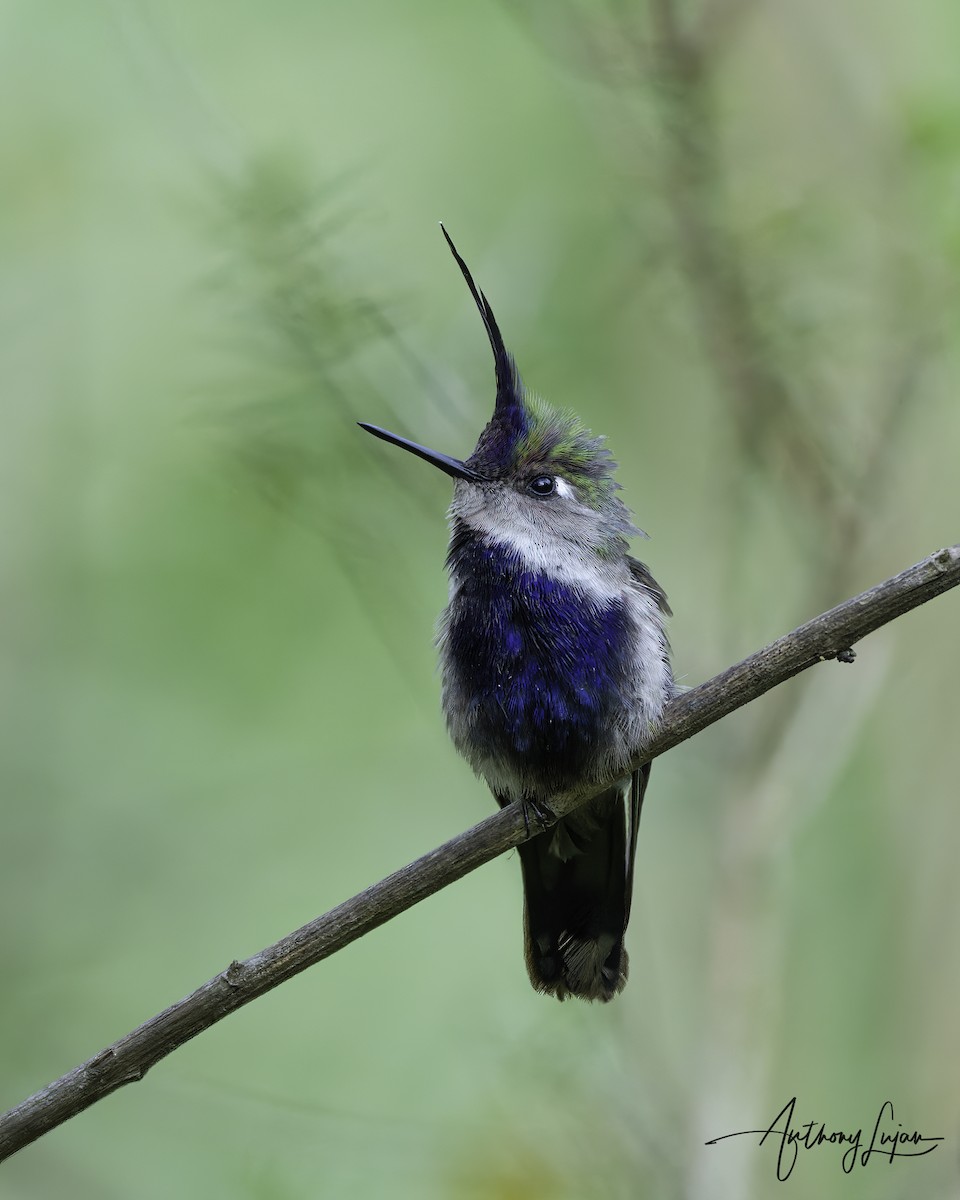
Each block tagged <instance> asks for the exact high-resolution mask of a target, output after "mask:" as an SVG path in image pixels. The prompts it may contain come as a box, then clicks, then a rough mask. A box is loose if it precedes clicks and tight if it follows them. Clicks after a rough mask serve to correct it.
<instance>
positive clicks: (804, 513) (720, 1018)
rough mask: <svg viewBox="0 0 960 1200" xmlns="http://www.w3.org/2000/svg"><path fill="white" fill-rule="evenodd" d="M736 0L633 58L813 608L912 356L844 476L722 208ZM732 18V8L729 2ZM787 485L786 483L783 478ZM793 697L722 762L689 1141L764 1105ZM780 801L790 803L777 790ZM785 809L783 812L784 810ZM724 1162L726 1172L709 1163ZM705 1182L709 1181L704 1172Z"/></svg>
mask: <svg viewBox="0 0 960 1200" xmlns="http://www.w3.org/2000/svg"><path fill="white" fill-rule="evenodd" d="M734 8H735V9H736V13H735V16H736V17H740V16H742V15H743V13H744V11H745V9H746V6H745V5H743V4H736V5H734V4H733V2H732V0H731V2H730V3H724V0H714V3H712V4H708V6H707V8H706V10H705V12H704V15H703V17H702V19H701V20H700V23H699V25H698V26H697V27H694V26H690V27H689V28H685V27H684V26H683V25H682V24H681V19H680V15H679V13H678V11H677V9H678V6H677V4H676V0H650V8H649V12H650V24H651V32H652V44H651V45H650V46H648V47H647V48H646V50H645V52H644V54H643V57H642V59H641V63H642V71H643V73H644V74H645V76H646V79H647V82H648V83H650V84H652V85H653V92H654V94H655V98H656V102H657V115H658V118H659V124H660V132H661V138H662V152H663V159H662V170H663V178H664V184H665V191H666V193H667V196H668V199H669V202H670V207H671V210H672V215H673V220H674V223H675V230H676V241H677V252H678V257H679V259H680V262H681V266H682V270H683V275H684V277H685V279H686V283H687V287H688V291H689V295H690V301H691V305H692V308H693V311H694V314H695V317H696V320H697V323H698V326H699V331H700V338H701V341H702V344H703V347H704V351H705V355H706V359H707V362H708V365H709V367H710V369H711V370H712V373H713V375H714V377H715V380H716V385H717V389H718V392H719V394H720V396H721V397H722V398H723V400H724V401H725V403H726V406H727V408H728V410H729V413H730V417H731V421H732V424H733V429H734V431H735V436H736V441H737V443H738V445H737V447H736V449H737V450H738V453H735V454H733V455H732V456H731V460H730V465H729V467H728V470H729V471H731V472H736V473H737V475H738V476H739V475H741V474H742V473H743V467H744V466H746V467H747V468H748V472H749V473H756V474H761V475H763V476H765V477H767V478H769V479H770V480H771V481H772V482H774V484H775V485H776V482H777V480H778V476H779V480H780V481H781V482H780V489H781V499H782V501H783V502H784V503H783V512H784V515H787V514H789V515H790V516H792V517H794V518H795V519H796V518H799V522H800V524H799V526H798V529H797V532H798V535H799V534H802V533H805V534H806V535H807V536H809V532H810V528H811V523H812V527H813V530H814V532H815V542H816V544H817V545H818V546H819V547H820V548H821V549H820V561H819V570H818V571H817V572H816V574H815V577H814V578H813V579H812V580H811V585H810V594H809V595H808V597H807V598H806V601H805V602H806V603H809V605H810V606H811V608H813V609H816V608H817V607H818V606H819V605H820V604H821V603H826V602H828V601H829V599H830V597H835V596H836V595H837V594H838V593H840V592H842V591H843V589H844V588H845V587H846V586H847V584H848V582H849V578H850V576H851V575H852V574H853V572H854V570H855V565H856V562H857V558H858V550H859V548H860V546H861V544H862V541H863V536H864V532H865V522H864V520H863V512H864V502H865V501H866V499H867V498H868V496H869V494H870V493H871V492H872V491H873V489H874V487H875V484H876V480H877V478H878V477H879V474H880V473H881V472H882V469H883V465H884V463H885V461H886V457H887V449H888V447H889V444H890V438H891V435H892V434H893V432H894V430H895V427H896V424H897V417H898V414H899V413H900V411H902V407H903V398H904V394H905V393H906V392H907V391H909V387H910V382H911V376H912V370H911V369H910V367H911V361H912V356H907V357H906V360H905V363H904V369H903V370H901V371H899V372H896V373H895V375H896V380H895V382H894V383H893V384H892V385H890V386H888V387H887V390H886V395H884V396H883V397H882V398H881V406H882V408H883V411H882V412H880V413H878V414H877V421H876V425H875V428H877V430H878V433H877V436H876V438H875V441H874V444H873V446H872V447H871V449H870V451H869V452H868V454H866V455H865V456H864V461H863V465H862V468H861V470H860V471H859V473H858V474H857V476H856V477H855V478H853V479H848V478H847V472H845V470H844V466H843V464H842V463H841V462H840V461H839V459H838V456H837V454H836V452H832V451H831V447H830V446H829V445H828V444H826V443H825V442H824V440H823V438H822V436H821V435H820V432H819V430H818V429H817V428H816V425H815V420H814V418H813V416H812V415H811V412H810V409H809V408H808V407H807V406H803V405H801V404H800V403H799V402H798V399H797V397H796V396H795V395H794V390H793V387H792V381H791V380H790V379H789V378H787V377H786V376H785V375H784V374H783V371H782V370H781V368H780V367H779V365H778V363H777V359H776V355H775V353H774V351H773V348H772V347H771V346H770V345H769V343H768V339H767V337H766V335H765V332H764V327H763V324H762V323H761V322H760V320H759V319H758V314H757V311H756V308H755V303H754V300H753V298H752V295H751V288H750V281H749V274H748V265H747V262H746V259H745V256H744V254H743V252H742V250H741V248H740V246H739V245H738V242H737V238H736V236H735V235H734V234H733V232H732V229H731V223H730V221H729V220H728V219H727V218H726V214H725V211H724V186H723V185H724V169H723V168H724V164H723V159H722V148H721V138H720V132H719V129H718V122H717V115H716V106H715V103H714V99H713V95H712V70H713V68H714V66H715V63H714V61H713V58H714V52H715V50H716V48H717V43H715V42H714V41H713V40H712V34H711V30H716V29H718V28H725V29H726V32H727V33H729V25H730V23H729V22H726V23H725V22H722V21H721V22H719V23H718V22H717V20H715V19H714V18H716V17H717V15H718V14H722V11H723V10H728V9H729V10H730V11H733V9H734ZM731 20H732V18H731ZM730 482H731V483H732V485H733V486H732V487H731V488H730V492H729V494H731V495H732V496H734V497H735V498H736V502H735V505H734V507H733V511H732V513H731V517H732V525H731V528H730V549H731V551H732V553H730V554H729V555H728V556H727V563H728V567H727V569H728V578H727V585H728V593H729V594H728V600H729V603H728V605H727V607H726V611H728V612H729V613H731V614H732V613H735V612H736V611H737V603H736V595H737V593H736V589H737V585H738V581H739V580H740V579H742V578H743V569H744V567H745V559H744V554H745V553H747V552H748V551H749V549H750V545H749V538H748V535H747V530H748V528H749V525H750V522H749V512H748V508H747V501H748V498H749V495H750V492H749V489H748V487H747V486H746V481H745V480H743V479H739V478H738V479H731V481H730ZM786 489H789V490H786ZM802 698H803V689H802V688H800V687H797V688H791V689H783V690H782V691H781V692H780V694H779V695H778V696H777V697H775V698H774V699H773V702H772V703H771V704H769V705H767V706H765V708H764V710H763V712H762V713H761V714H760V717H759V720H758V721H757V722H756V723H755V724H754V725H753V727H752V728H751V730H750V731H749V733H747V734H746V735H745V740H744V741H743V742H742V743H741V744H740V745H739V746H738V747H737V765H736V767H735V768H734V770H733V772H732V774H730V775H728V779H729V783H730V790H729V793H728V795H727V797H726V800H725V803H724V805H723V808H722V814H723V815H722V818H721V820H722V827H721V830H720V846H721V861H720V873H719V882H718V891H717V896H716V902H715V904H714V905H713V907H712V909H711V912H710V925H711V927H710V934H709V939H708V945H709V947H710V949H709V955H710V960H709V964H708V971H707V1002H706V1008H705V1020H706V1028H705V1041H704V1047H705V1050H704V1053H705V1061H704V1071H703V1077H702V1079H701V1080H699V1081H698V1088H697V1091H696V1095H697V1096H698V1109H697V1111H696V1112H695V1113H694V1114H692V1117H693V1119H692V1122H691V1124H692V1133H693V1138H694V1141H695V1142H697V1143H701V1144H702V1143H703V1142H704V1141H705V1140H706V1139H707V1138H709V1137H711V1136H714V1135H715V1132H716V1130H717V1129H722V1128H725V1125H724V1113H725V1112H727V1113H729V1112H730V1111H731V1110H732V1111H734V1112H739V1113H741V1114H742V1116H743V1117H744V1118H745V1119H749V1118H750V1117H751V1116H752V1115H755V1114H756V1113H758V1112H762V1111H765V1109H764V1107H763V1104H764V1102H765V1091H766V1075H767V1072H768V1070H769V1065H770V1059H771V1047H772V1045H773V1043H774V1041H775V1039H776V1036H777V1025H778V1019H779V1012H780V1008H781V1003H780V1002H781V986H780V985H781V981H782V970H781V962H780V955H779V953H778V949H779V945H780V943H781V942H782V938H781V937H780V931H779V929H778V924H777V922H778V914H779V906H778V905H777V904H776V903H775V889H776V883H777V881H776V876H775V872H774V870H773V867H774V865H775V862H774V859H775V855H774V852H773V850H772V848H771V847H769V846H768V845H766V844H765V843H764V842H763V841H762V840H761V839H760V838H758V837H757V836H756V835H755V829H756V827H758V825H762V826H763V827H764V828H767V829H769V828H771V824H770V823H769V815H768V817H767V819H766V820H761V818H762V816H763V809H764V807H769V806H768V803H767V797H766V794H765V793H766V789H765V787H764V783H763V781H764V779H765V777H766V776H767V772H768V769H769V767H770V764H771V763H772V762H773V761H774V760H775V759H776V757H777V755H778V754H779V752H780V750H781V748H782V745H783V743H784V739H785V738H786V736H787V734H788V732H789V730H790V727H791V724H792V722H793V720H794V718H795V716H796V714H797V710H798V708H799V705H800V703H801V701H802ZM782 795H783V797H784V799H783V801H782V802H781V807H782V808H785V807H786V801H787V799H788V797H787V791H786V789H783V791H782ZM795 810H796V806H795V805H794V806H793V815H792V814H791V813H788V812H786V811H783V813H782V816H783V819H784V822H785V824H786V825H787V827H789V826H790V824H791V823H795V821H796V817H795ZM750 1169H751V1168H750V1160H749V1157H748V1155H747V1154H746V1153H739V1154H738V1153H731V1154H727V1155H725V1156H724V1158H723V1160H722V1162H720V1161H718V1160H717V1158H716V1156H714V1157H712V1158H711V1159H710V1161H709V1165H708V1163H707V1158H706V1155H705V1153H704V1152H703V1151H701V1152H700V1153H699V1154H698V1155H696V1156H695V1157H694V1158H693V1159H692V1160H691V1161H690V1162H689V1164H688V1167H687V1169H686V1180H685V1188H686V1192H687V1194H688V1195H689V1196H691V1197H699V1196H702V1195H704V1194H706V1193H707V1191H709V1192H710V1194H711V1195H714V1196H730V1197H737V1198H738V1200H740V1198H742V1197H746V1196H748V1195H749V1194H750V1193H751V1187H750V1182H751V1180H750ZM718 1170H720V1171H722V1172H724V1175H723V1177H722V1178H718V1177H717V1171H718ZM708 1183H709V1186H708Z"/></svg>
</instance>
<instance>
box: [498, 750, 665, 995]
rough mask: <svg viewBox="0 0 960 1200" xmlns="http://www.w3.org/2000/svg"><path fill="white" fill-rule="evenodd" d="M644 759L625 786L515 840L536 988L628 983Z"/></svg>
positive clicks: (606, 987)
mask: <svg viewBox="0 0 960 1200" xmlns="http://www.w3.org/2000/svg"><path fill="white" fill-rule="evenodd" d="M649 774H650V766H649V764H647V765H646V766H644V767H642V768H641V769H640V770H639V771H637V772H636V773H635V774H634V775H633V777H632V780H631V785H630V788H629V790H628V792H624V791H620V790H619V789H611V790H610V791H606V792H601V793H600V794H599V795H598V796H595V797H594V798H593V799H592V800H589V801H587V803H586V804H584V805H583V806H582V807H581V808H579V809H577V810H576V812H574V813H571V815H570V816H568V817H564V818H563V819H562V820H561V821H560V822H559V823H558V824H557V825H556V827H555V828H554V829H552V830H548V831H547V832H546V833H544V834H541V835H540V836H539V837H536V838H534V839H533V840H531V841H529V842H524V843H523V844H522V845H521V846H520V847H519V851H520V865H521V867H522V868H523V890H524V902H525V903H524V917H523V922H524V949H525V954H526V959H527V970H528V972H529V973H530V982H531V983H532V984H533V986H534V987H535V988H536V989H537V991H538V992H546V993H548V994H549V995H553V996H556V997H557V999H558V1000H565V999H566V997H567V996H579V997H580V998H581V999H582V1000H604V1001H606V1000H612V999H613V997H614V996H616V995H617V993H618V992H621V991H622V990H623V987H624V985H625V984H626V982H627V952H626V950H625V949H624V945H623V936H624V933H625V932H626V928H627V921H628V920H629V919H630V900H631V895H632V892H633V864H634V858H635V856H636V849H637V824H638V822H639V819H640V807H641V805H642V803H643V793H644V791H645V789H646V786H647V778H648V776H649Z"/></svg>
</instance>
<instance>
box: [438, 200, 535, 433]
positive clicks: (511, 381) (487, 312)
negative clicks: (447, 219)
mask: <svg viewBox="0 0 960 1200" xmlns="http://www.w3.org/2000/svg"><path fill="white" fill-rule="evenodd" d="M440 230H441V232H442V233H443V236H444V238H446V242H447V245H448V246H449V247H450V253H451V254H452V255H453V257H454V258H455V259H456V263H457V266H458V267H459V268H460V273H461V274H462V275H463V278H464V279H465V280H466V283H467V287H468V288H469V289H470V295H471V296H472V297H473V299H474V301H475V302H476V305H477V308H478V309H479V310H480V316H481V317H482V318H483V325H484V328H485V329H486V331H487V337H488V338H489V339H490V349H491V350H492V351H493V365H494V370H495V371H496V375H497V403H496V408H495V410H494V411H495V412H498V413H499V412H503V411H504V410H508V409H512V408H515V407H518V406H521V405H522V404H523V385H522V384H521V383H520V375H519V373H518V371H517V364H516V363H515V362H514V361H513V355H512V354H510V353H509V352H508V350H507V348H506V346H504V344H503V337H502V335H501V333H500V326H499V325H498V324H497V318H496V317H495V316H494V315H493V309H492V308H491V307H490V301H489V300H488V299H487V298H486V296H485V295H484V294H483V292H481V291H480V289H479V288H478V287H477V285H476V284H475V283H474V282H473V276H472V275H471V274H470V268H469V267H468V266H467V264H466V263H465V262H464V261H463V259H462V258H461V257H460V253H459V251H458V250H457V248H456V246H455V245H454V244H453V238H451V236H450V234H449V233H447V231H446V228H445V227H444V224H443V222H442V221H441V222H440Z"/></svg>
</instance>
